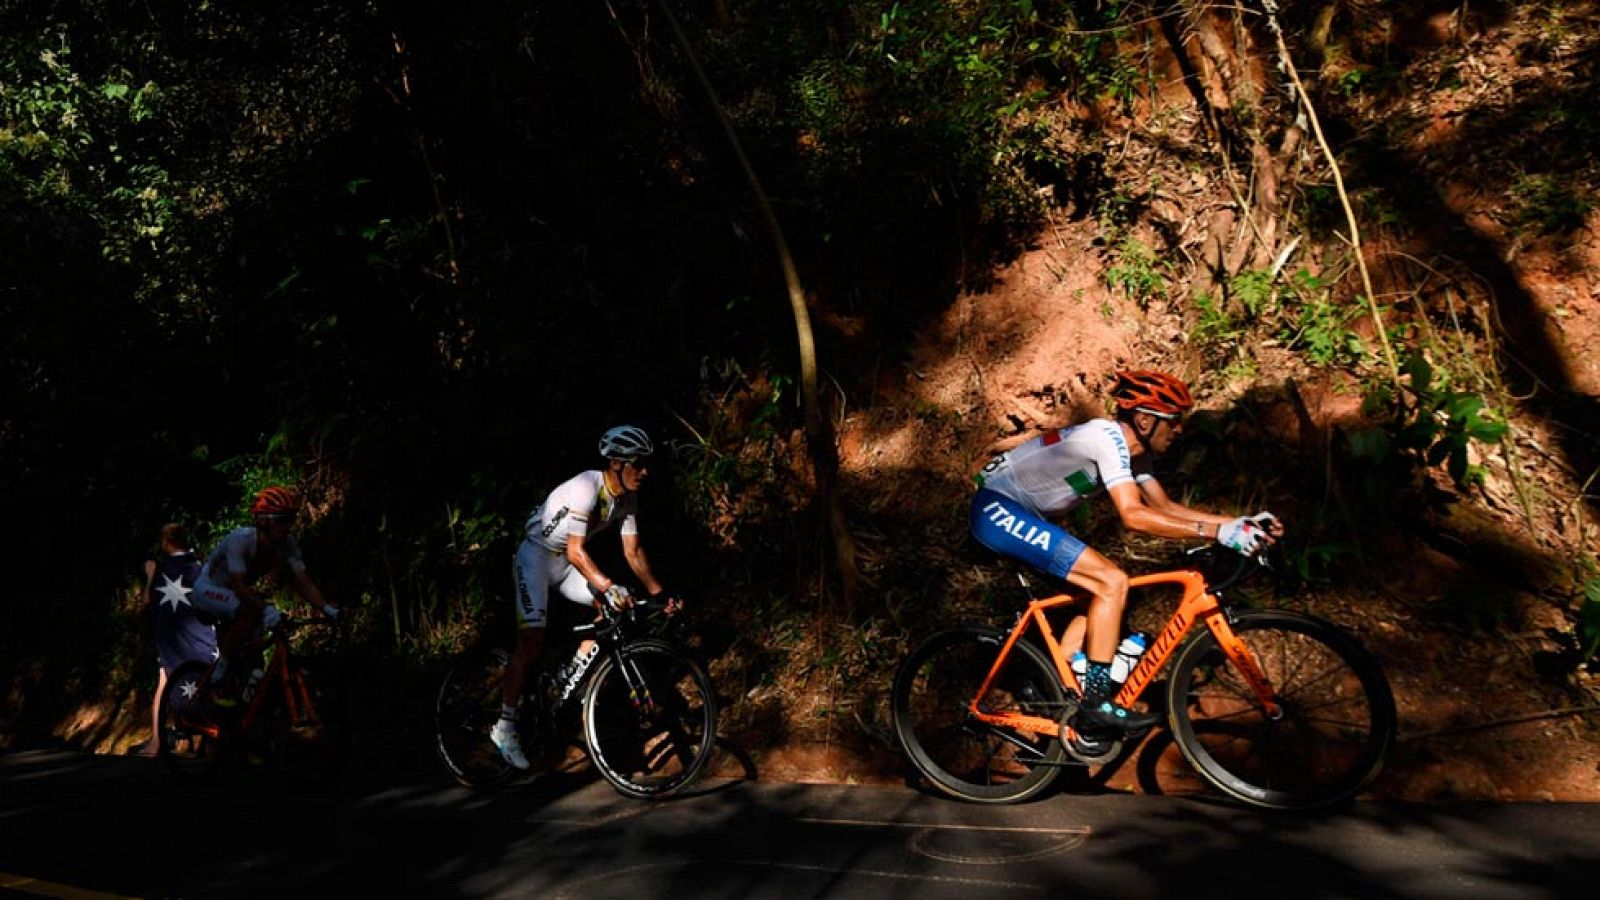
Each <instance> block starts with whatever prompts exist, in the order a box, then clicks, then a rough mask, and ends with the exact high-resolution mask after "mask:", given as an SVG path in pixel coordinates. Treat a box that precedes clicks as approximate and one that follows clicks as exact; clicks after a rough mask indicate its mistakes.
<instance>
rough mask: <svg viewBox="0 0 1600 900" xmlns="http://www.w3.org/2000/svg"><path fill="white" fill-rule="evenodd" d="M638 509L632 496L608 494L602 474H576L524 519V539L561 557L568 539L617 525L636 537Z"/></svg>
mask: <svg viewBox="0 0 1600 900" xmlns="http://www.w3.org/2000/svg"><path fill="white" fill-rule="evenodd" d="M638 505H639V496H638V495H637V494H635V493H631V492H629V493H625V494H623V495H622V496H621V497H618V496H617V495H616V494H613V493H611V489H610V488H608V487H606V476H605V473H604V472H601V471H599V470H591V471H588V472H579V473H578V474H577V475H575V476H573V477H572V478H569V479H567V480H566V481H564V482H562V483H561V484H560V485H559V486H558V487H557V488H556V489H555V490H553V491H551V492H550V496H549V497H546V498H545V501H544V502H543V503H541V504H539V507H538V508H537V509H535V510H534V511H533V514H532V515H530V516H528V522H527V526H526V532H527V538H528V540H530V541H533V542H534V543H536V544H539V545H540V546H542V547H544V548H545V549H546V550H549V551H551V552H552V553H565V552H566V551H567V539H568V538H570V537H572V536H574V535H576V536H578V537H585V536H589V535H596V534H599V533H601V532H603V531H605V530H606V529H607V528H610V527H611V526H612V525H614V524H616V523H617V522H621V523H622V534H624V535H634V534H638V533H639V522H638V517H637V510H638Z"/></svg>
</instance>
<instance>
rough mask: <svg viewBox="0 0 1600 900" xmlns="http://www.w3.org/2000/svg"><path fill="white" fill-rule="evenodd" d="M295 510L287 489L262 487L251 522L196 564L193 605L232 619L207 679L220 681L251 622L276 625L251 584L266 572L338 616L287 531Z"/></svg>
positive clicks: (295, 499) (274, 611) (274, 614)
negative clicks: (200, 562)
mask: <svg viewBox="0 0 1600 900" xmlns="http://www.w3.org/2000/svg"><path fill="white" fill-rule="evenodd" d="M299 511H300V497H299V495H298V494H296V493H295V492H294V490H293V489H292V488H286V487H269V488H265V489H264V490H262V491H260V492H259V493H257V494H256V497H255V500H254V501H252V502H251V504H250V514H251V516H252V517H253V518H254V521H255V524H254V525H253V526H245V527H243V528H236V529H234V530H233V531H231V532H229V533H228V534H227V535H226V536H225V537H223V539H222V540H221V541H219V542H218V543H217V546H216V547H214V548H212V550H211V555H210V556H209V557H207V558H206V563H205V565H204V566H202V567H201V569H200V577H199V578H198V579H196V581H195V586H194V600H193V602H194V605H195V606H196V607H198V608H199V609H201V610H204V611H205V612H208V613H210V614H212V615H214V616H216V617H217V618H218V619H221V620H228V621H232V623H233V624H232V625H231V626H230V627H228V628H227V630H226V631H225V632H224V634H223V637H222V642H221V647H220V648H219V649H220V653H221V655H220V657H219V658H218V660H217V665H216V667H215V668H214V669H212V672H211V677H212V680H213V681H220V680H221V679H222V678H223V676H224V675H225V674H227V671H228V661H229V659H230V658H231V656H232V654H233V652H234V651H235V650H236V649H237V648H238V647H239V645H240V644H241V643H243V642H244V641H245V640H246V639H247V638H249V637H250V635H252V634H254V633H255V631H256V628H257V627H266V628H271V627H273V626H274V625H277V624H278V620H279V618H281V616H280V614H279V612H278V608H277V607H276V606H273V605H272V604H270V603H267V602H266V601H265V600H263V599H262V597H261V594H260V592H259V591H258V590H257V589H256V583H257V582H258V581H260V580H261V579H262V578H264V577H266V576H268V575H274V574H280V575H286V576H287V577H286V578H284V579H282V580H283V581H285V582H287V583H288V585H289V587H290V588H292V589H293V590H294V592H295V593H296V594H298V595H299V596H300V598H301V599H303V600H305V601H306V602H307V603H309V604H311V605H312V606H313V607H315V608H316V609H317V610H318V611H320V612H321V613H322V614H323V615H325V616H327V617H328V618H330V619H334V620H337V619H338V617H339V607H337V606H335V605H333V604H332V603H329V602H328V601H326V600H324V599H323V597H322V591H321V590H320V589H319V588H318V587H317V585H316V583H315V582H313V581H312V580H311V578H310V576H308V575H307V574H306V564H305V562H304V561H302V560H301V558H300V545H299V544H297V543H296V542H295V539H294V535H293V534H291V533H290V532H289V527H290V525H292V524H293V522H294V518H295V515H296V514H297V513H298V512H299ZM224 693H225V694H226V692H224ZM223 699H227V698H223Z"/></svg>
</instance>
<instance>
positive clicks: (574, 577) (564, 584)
mask: <svg viewBox="0 0 1600 900" xmlns="http://www.w3.org/2000/svg"><path fill="white" fill-rule="evenodd" d="M556 590H558V591H560V593H561V596H563V597H565V598H567V599H568V600H571V601H572V602H573V603H576V604H578V605H579V606H581V607H583V611H584V612H587V613H589V614H590V618H594V619H598V618H599V617H600V613H599V609H598V608H597V607H596V606H595V599H594V594H593V592H591V591H590V590H589V581H588V579H586V578H584V577H583V573H582V572H579V571H578V570H577V568H576V567H575V566H568V567H567V572H566V575H565V576H563V577H562V579H561V581H560V583H559V585H558V586H557V588H556ZM570 611H571V610H570V609H569V610H568V612H570ZM567 621H569V622H570V621H572V620H571V619H567ZM594 647H595V641H594V638H584V639H583V641H581V642H580V643H579V644H578V651H577V652H578V655H580V656H587V655H588V654H590V653H592V652H593V651H594Z"/></svg>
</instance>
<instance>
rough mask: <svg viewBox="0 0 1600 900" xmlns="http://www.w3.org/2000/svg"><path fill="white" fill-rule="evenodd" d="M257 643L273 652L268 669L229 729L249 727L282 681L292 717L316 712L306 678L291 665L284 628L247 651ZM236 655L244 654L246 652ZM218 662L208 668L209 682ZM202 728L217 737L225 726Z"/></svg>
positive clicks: (210, 724)
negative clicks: (236, 721)
mask: <svg viewBox="0 0 1600 900" xmlns="http://www.w3.org/2000/svg"><path fill="white" fill-rule="evenodd" d="M255 647H265V648H267V649H268V650H270V651H271V652H270V653H268V654H267V657H268V658H267V659H266V660H265V661H264V663H265V670H264V671H263V673H262V675H261V680H260V681H259V682H257V684H256V687H255V693H254V694H253V695H252V696H251V697H250V701H249V703H247V704H246V705H245V708H244V713H243V714H242V715H241V716H239V719H238V724H237V725H235V726H233V727H232V728H231V729H230V730H231V731H234V732H246V731H249V730H250V728H251V727H252V726H253V725H255V723H256V720H257V719H258V718H259V717H260V715H261V712H262V710H263V709H265V708H266V703H267V698H268V697H270V696H272V694H271V692H272V691H273V690H274V689H275V688H278V687H279V686H280V685H281V686H282V690H283V703H284V708H285V709H286V710H287V711H288V713H289V721H291V722H299V721H303V720H304V719H305V718H306V717H308V716H315V715H316V709H315V705H314V704H313V703H312V701H311V692H310V691H309V690H307V688H306V683H305V679H303V678H301V677H300V672H299V670H298V669H294V670H291V669H290V667H289V655H290V650H289V638H288V636H287V634H285V633H283V632H277V633H274V634H273V636H272V639H271V640H270V641H260V642H252V643H251V644H250V645H247V646H246V648H245V651H246V652H247V651H249V650H253V649H254V648H255ZM235 655H236V656H243V655H244V652H241V653H238V654H235ZM216 666H217V664H216V662H212V663H211V665H210V666H208V667H207V668H206V671H205V678H206V680H207V682H209V681H210V678H211V672H212V670H213V669H215V668H216ZM201 730H202V731H203V732H204V733H206V735H207V736H208V737H210V738H213V739H215V738H217V737H220V735H221V730H222V729H221V728H220V727H218V726H217V725H216V724H214V723H208V725H207V727H205V728H203V729H201ZM213 732H214V733H213Z"/></svg>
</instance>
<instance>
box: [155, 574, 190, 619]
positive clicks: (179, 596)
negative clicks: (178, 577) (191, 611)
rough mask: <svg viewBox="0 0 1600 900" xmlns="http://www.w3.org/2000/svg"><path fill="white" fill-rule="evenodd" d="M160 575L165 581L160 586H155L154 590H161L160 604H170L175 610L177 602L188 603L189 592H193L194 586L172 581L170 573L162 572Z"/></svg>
mask: <svg viewBox="0 0 1600 900" xmlns="http://www.w3.org/2000/svg"><path fill="white" fill-rule="evenodd" d="M161 577H162V578H163V579H165V580H166V582H167V583H166V584H163V585H162V586H161V587H159V588H156V590H158V591H160V592H161V605H162V606H167V605H169V604H170V605H171V606H172V611H173V612H177V611H178V604H180V603H182V604H183V605H184V606H188V605H190V604H189V594H191V593H193V591H194V588H187V587H184V586H183V582H182V581H173V580H172V576H171V575H167V574H165V573H163V574H162V576H161Z"/></svg>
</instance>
